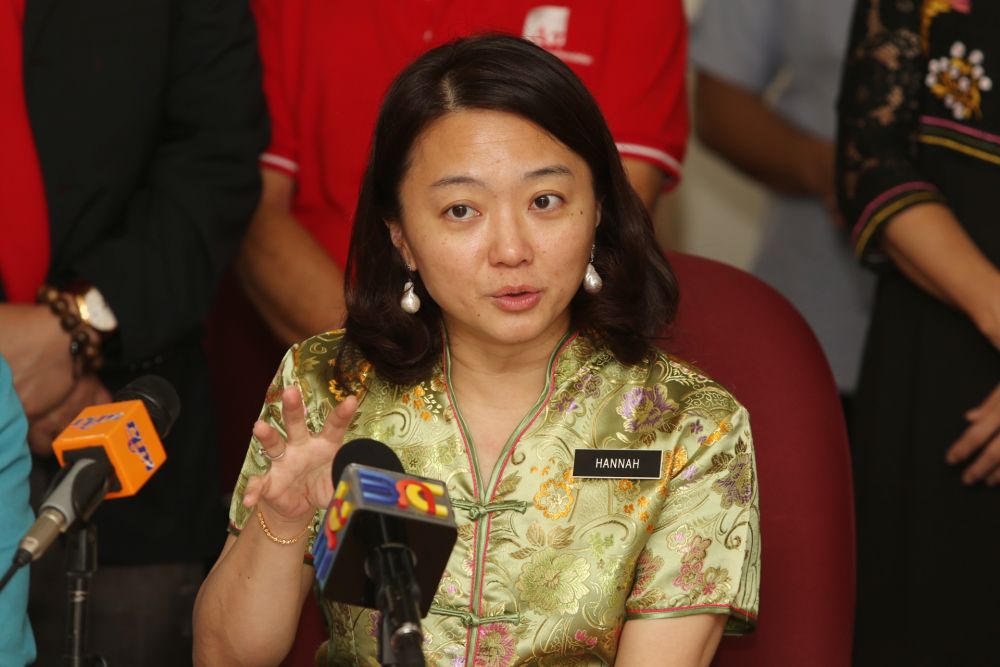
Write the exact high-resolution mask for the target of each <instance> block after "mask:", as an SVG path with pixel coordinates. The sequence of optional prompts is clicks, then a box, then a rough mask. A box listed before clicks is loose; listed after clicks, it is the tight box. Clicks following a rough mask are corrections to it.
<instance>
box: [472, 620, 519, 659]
mask: <svg viewBox="0 0 1000 667" xmlns="http://www.w3.org/2000/svg"><path fill="white" fill-rule="evenodd" d="M515 644H516V642H515V641H514V636H513V635H512V634H511V632H510V627H509V626H507V625H506V624H504V623H488V624H487V625H483V626H480V628H479V642H478V643H477V644H476V662H475V667H506V665H509V664H510V663H511V661H512V659H513V658H514V647H515Z"/></svg>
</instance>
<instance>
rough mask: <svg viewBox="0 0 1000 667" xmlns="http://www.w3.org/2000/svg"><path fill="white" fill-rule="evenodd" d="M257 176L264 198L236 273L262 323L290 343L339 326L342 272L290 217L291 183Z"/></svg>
mask: <svg viewBox="0 0 1000 667" xmlns="http://www.w3.org/2000/svg"><path fill="white" fill-rule="evenodd" d="M261 175H262V178H263V184H264V190H263V195H262V197H261V201H260V205H259V206H258V207H257V212H256V213H255V214H254V217H253V221H252V222H251V224H250V230H249V231H248V232H247V236H246V239H245V240H244V242H243V247H242V250H241V251H240V255H239V257H238V259H237V261H236V269H237V273H238V275H239V278H240V283H241V284H242V285H243V288H244V290H245V291H246V293H247V295H248V296H249V298H250V300H251V302H252V303H253V304H254V306H256V307H257V310H258V311H259V312H260V314H261V316H262V317H263V318H264V321H265V322H267V324H268V326H270V327H271V330H272V331H273V332H274V334H275V335H276V336H277V337H278V338H280V339H281V340H283V341H284V342H285V343H287V344H289V345H290V344H292V343H294V342H296V341H300V340H302V339H304V338H308V337H309V336H311V335H313V334H317V333H320V332H322V331H327V330H328V329H332V328H334V327H337V326H339V325H340V323H341V322H343V320H344V316H345V315H346V308H345V305H344V274H343V272H342V271H341V269H340V268H339V267H338V266H337V265H336V264H334V262H333V260H332V259H331V258H330V256H329V255H328V254H327V253H326V251H325V250H324V249H323V248H322V247H320V245H319V244H318V243H317V242H316V240H315V239H314V238H313V237H312V235H311V234H310V233H309V232H308V231H307V230H306V229H304V228H303V227H302V225H300V224H299V222H298V221H297V220H296V219H295V218H294V216H293V215H292V211H291V208H292V196H293V194H294V190H295V181H294V179H293V178H292V177H291V176H290V175H288V174H286V173H283V172H280V171H277V170H275V169H269V168H266V167H265V168H263V169H261Z"/></svg>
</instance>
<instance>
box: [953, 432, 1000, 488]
mask: <svg viewBox="0 0 1000 667" xmlns="http://www.w3.org/2000/svg"><path fill="white" fill-rule="evenodd" d="M998 470H1000V434H997V435H995V436H994V437H993V438H992V439H991V440H990V441H989V442H988V443H987V445H986V446H985V447H984V448H983V451H982V452H981V453H980V454H979V456H977V457H976V460H975V461H973V462H972V465H970V466H969V467H968V468H966V469H965V472H964V473H962V481H963V482H965V483H966V484H975V483H976V482H979V481H981V480H982V479H984V478H987V477H988V478H989V481H990V483H991V484H995V483H996V482H994V481H993V478H994V477H995V474H996V472H997V471H998Z"/></svg>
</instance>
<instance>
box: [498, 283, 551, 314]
mask: <svg viewBox="0 0 1000 667" xmlns="http://www.w3.org/2000/svg"><path fill="white" fill-rule="evenodd" d="M541 298H542V292H541V290H539V289H537V288H535V287H532V286H530V285H512V286H506V287H503V288H502V289H500V290H498V291H496V292H495V293H494V294H493V296H492V297H491V299H492V300H493V303H494V304H495V305H496V306H497V307H498V308H499V309H500V310H504V311H507V312H509V313H516V312H521V311H524V310H529V309H531V308H534V307H535V306H536V305H537V304H538V302H539V301H540V300H541Z"/></svg>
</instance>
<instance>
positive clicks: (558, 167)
mask: <svg viewBox="0 0 1000 667" xmlns="http://www.w3.org/2000/svg"><path fill="white" fill-rule="evenodd" d="M572 175H573V172H572V171H571V170H570V168H569V167H567V166H566V165H562V164H553V165H549V166H548V167H542V168H541V169H533V170H531V171H529V172H528V173H526V174H525V175H524V176H523V177H522V178H521V180H523V181H530V180H532V179H535V178H541V177H543V176H572Z"/></svg>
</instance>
